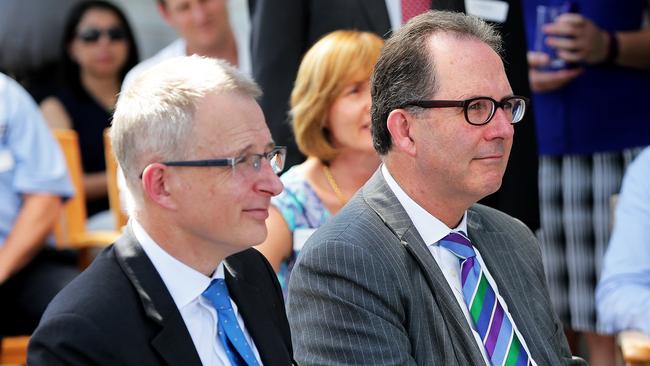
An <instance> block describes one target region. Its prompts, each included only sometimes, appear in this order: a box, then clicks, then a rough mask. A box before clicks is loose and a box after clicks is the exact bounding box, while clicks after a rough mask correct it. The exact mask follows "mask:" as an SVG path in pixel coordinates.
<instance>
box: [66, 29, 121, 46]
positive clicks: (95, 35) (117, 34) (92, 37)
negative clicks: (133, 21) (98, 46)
mask: <svg viewBox="0 0 650 366" xmlns="http://www.w3.org/2000/svg"><path fill="white" fill-rule="evenodd" d="M102 35H106V36H108V39H109V40H111V41H121V40H124V39H126V32H125V31H124V29H122V28H121V27H112V28H108V29H99V28H86V29H84V30H82V31H80V32H79V34H78V37H79V39H80V40H82V41H83V42H86V43H94V42H97V41H99V38H100V37H101V36H102Z"/></svg>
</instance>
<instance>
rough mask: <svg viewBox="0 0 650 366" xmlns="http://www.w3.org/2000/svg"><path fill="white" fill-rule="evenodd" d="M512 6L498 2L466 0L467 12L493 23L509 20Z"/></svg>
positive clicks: (491, 0) (494, 0) (493, 0)
mask: <svg viewBox="0 0 650 366" xmlns="http://www.w3.org/2000/svg"><path fill="white" fill-rule="evenodd" d="M509 6H510V4H508V3H507V2H505V1H498V0H465V12H466V13H467V14H469V15H473V16H475V17H479V18H481V19H484V20H488V21H491V22H497V23H503V22H505V21H506V19H508V8H509Z"/></svg>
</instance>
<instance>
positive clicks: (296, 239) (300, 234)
mask: <svg viewBox="0 0 650 366" xmlns="http://www.w3.org/2000/svg"><path fill="white" fill-rule="evenodd" d="M314 231H316V229H296V230H294V231H293V250H295V251H300V250H301V249H302V247H303V246H304V245H305V242H306V241H307V239H309V237H310V236H311V234H313V233H314Z"/></svg>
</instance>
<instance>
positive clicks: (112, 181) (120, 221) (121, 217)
mask: <svg viewBox="0 0 650 366" xmlns="http://www.w3.org/2000/svg"><path fill="white" fill-rule="evenodd" d="M108 132H109V129H108V128H107V129H105V130H104V158H105V159H106V179H107V180H108V182H107V183H108V203H109V206H110V208H111V213H112V214H113V218H114V219H115V230H121V228H122V227H124V225H126V221H127V216H126V214H125V213H124V212H125V211H124V210H123V209H122V201H121V200H120V189H119V187H118V184H117V167H118V164H117V160H116V159H115V154H114V153H113V146H112V145H111V138H110V136H109V135H108Z"/></svg>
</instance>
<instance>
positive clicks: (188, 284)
mask: <svg viewBox="0 0 650 366" xmlns="http://www.w3.org/2000/svg"><path fill="white" fill-rule="evenodd" d="M130 221H131V227H132V229H133V234H134V235H135V238H136V239H137V240H138V242H139V243H140V245H141V246H142V249H143V250H144V252H145V253H146V254H147V257H149V259H150V260H151V262H152V263H153V265H154V267H155V268H156V271H158V274H160V277H161V278H162V280H163V282H164V283H165V286H166V287H167V290H169V293H170V294H171V296H172V299H174V303H176V307H178V308H179V309H181V308H183V307H184V306H186V305H188V304H189V303H191V302H192V301H194V300H195V299H197V298H198V297H200V296H201V294H202V293H203V291H205V289H206V288H208V286H209V285H210V282H211V281H212V280H213V279H215V278H224V267H223V262H221V263H219V265H218V266H217V270H216V271H214V273H213V274H212V276H211V277H208V276H206V275H204V274H203V273H201V272H199V271H197V270H195V269H194V268H192V267H190V266H188V265H186V264H185V263H183V262H181V261H179V260H178V259H176V258H174V257H173V256H171V255H170V254H169V253H167V252H166V251H165V250H164V249H162V248H161V247H160V246H159V245H158V243H156V242H155V241H154V240H153V239H152V238H151V236H149V234H148V233H147V232H146V231H145V230H144V228H143V227H142V226H141V225H140V223H138V221H137V220H135V219H134V218H131V220H130Z"/></svg>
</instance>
